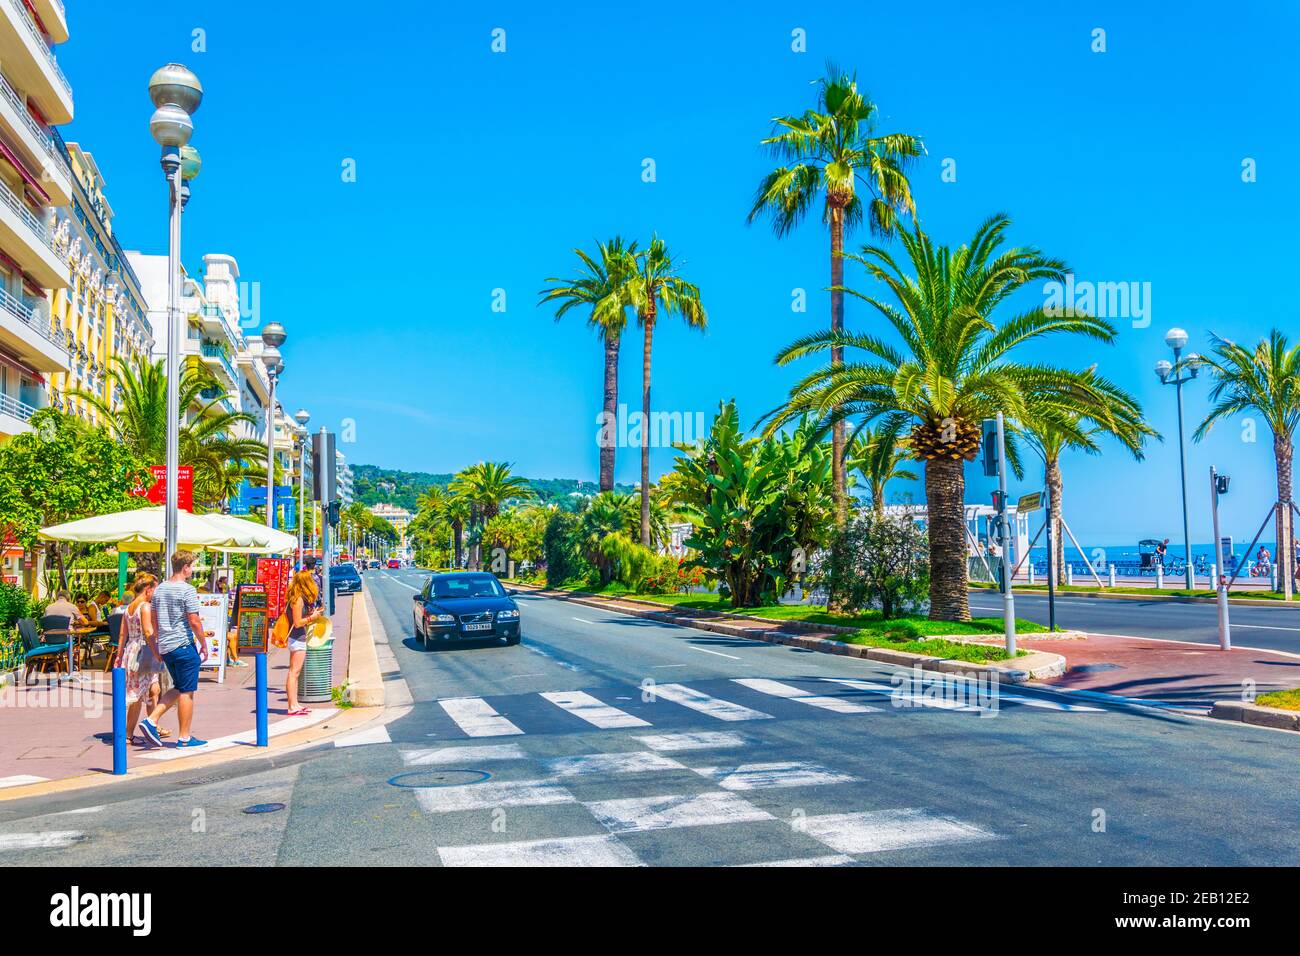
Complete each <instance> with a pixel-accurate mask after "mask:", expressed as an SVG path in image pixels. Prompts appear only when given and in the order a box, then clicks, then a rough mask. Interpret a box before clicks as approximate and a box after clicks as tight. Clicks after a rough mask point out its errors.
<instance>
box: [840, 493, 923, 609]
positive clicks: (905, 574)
mask: <svg viewBox="0 0 1300 956" xmlns="http://www.w3.org/2000/svg"><path fill="white" fill-rule="evenodd" d="M929 561H930V549H929V543H928V541H927V539H926V535H925V532H924V531H922V530H921V529H920V528H919V527H918V526H917V525H916V523H915V522H914V521H912V520H911V519H910V518H906V517H901V516H894V515H887V514H882V513H880V512H878V511H874V510H872V509H870V508H866V509H861V510H859V511H858V512H857V513H855V514H854V515H852V517H851V518H850V519H849V521H848V523H847V524H846V525H845V527H844V529H843V530H842V531H837V532H836V533H835V535H834V537H833V538H832V539H831V545H830V547H829V548H828V549H827V550H826V552H825V553H824V554H822V555H820V556H819V558H818V560H817V562H816V567H815V568H814V574H815V577H816V578H817V580H818V581H819V582H820V583H821V584H822V586H823V587H825V589H826V594H827V603H828V605H829V606H830V607H834V608H842V609H845V610H854V611H857V610H862V609H864V608H874V607H879V608H880V613H881V615H882V616H883V617H885V618H886V619H888V618H891V617H894V616H895V615H897V614H901V613H905V612H908V611H913V610H916V609H917V608H918V607H919V606H920V605H921V603H922V601H924V600H925V597H926V594H927V592H928V591H929V587H930V565H929Z"/></svg>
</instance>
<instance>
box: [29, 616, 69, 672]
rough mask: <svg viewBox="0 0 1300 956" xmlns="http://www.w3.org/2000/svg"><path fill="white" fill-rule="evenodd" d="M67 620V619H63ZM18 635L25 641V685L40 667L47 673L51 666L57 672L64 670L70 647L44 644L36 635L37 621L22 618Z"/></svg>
mask: <svg viewBox="0 0 1300 956" xmlns="http://www.w3.org/2000/svg"><path fill="white" fill-rule="evenodd" d="M63 620H65V621H66V620H67V618H63ZM18 633H19V634H20V635H21V636H22V639H23V683H24V684H30V683H32V681H31V680H29V679H28V678H29V677H30V675H31V674H32V672H33V671H35V670H36V669H37V668H38V667H39V668H40V669H41V670H44V671H45V672H47V673H48V672H49V668H50V664H53V665H54V669H55V671H56V672H57V671H61V670H63V666H64V662H65V660H66V656H65V655H66V654H67V653H68V645H67V644H66V643H65V644H42V643H41V639H40V637H39V636H38V635H37V633H36V621H35V620H34V619H33V618H30V617H24V618H21V619H20V620H19V621H18Z"/></svg>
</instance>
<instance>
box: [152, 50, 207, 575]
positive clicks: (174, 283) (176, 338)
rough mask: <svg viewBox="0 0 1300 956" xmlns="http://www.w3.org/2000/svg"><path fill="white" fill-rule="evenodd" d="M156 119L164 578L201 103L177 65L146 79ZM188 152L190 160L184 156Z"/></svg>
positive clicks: (172, 517) (173, 498)
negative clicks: (162, 247) (185, 255)
mask: <svg viewBox="0 0 1300 956" xmlns="http://www.w3.org/2000/svg"><path fill="white" fill-rule="evenodd" d="M149 98H150V100H152V101H153V105H154V113H153V116H152V117H150V119H149V132H150V133H151V134H152V135H153V138H154V140H156V141H157V143H158V145H159V146H161V147H162V169H163V174H164V175H165V176H166V177H167V185H168V192H169V196H170V203H169V218H168V241H167V363H166V372H167V477H166V486H167V507H166V532H165V537H166V541H165V545H164V551H163V573H164V574H170V573H171V560H172V555H173V554H174V553H175V552H176V544H177V541H176V512H177V509H178V507H179V493H178V478H179V475H180V414H181V411H180V387H179V386H180V333H181V329H180V314H181V302H180V298H181V278H180V271H181V210H182V209H183V208H184V206H185V202H186V200H187V199H188V198H189V187H188V186H187V185H186V183H187V182H189V181H190V180H192V179H194V177H195V176H197V175H198V173H199V168H200V165H201V162H200V160H199V154H198V150H196V149H193V148H192V147H190V145H189V142H190V138H191V137H192V136H193V135H194V120H193V119H192V118H191V117H192V115H193V114H194V113H195V112H196V111H197V110H198V108H199V105H200V104H201V103H202V102H203V86H202V84H200V83H199V78H198V77H197V76H195V75H194V74H193V73H191V72H190V71H189V70H188V69H186V68H185V67H184V66H182V65H181V64H179V63H168V64H167V65H166V66H164V67H162V68H161V69H159V70H157V71H155V72H154V75H153V76H152V77H150V78H149ZM187 150H188V154H187V152H186V151H187Z"/></svg>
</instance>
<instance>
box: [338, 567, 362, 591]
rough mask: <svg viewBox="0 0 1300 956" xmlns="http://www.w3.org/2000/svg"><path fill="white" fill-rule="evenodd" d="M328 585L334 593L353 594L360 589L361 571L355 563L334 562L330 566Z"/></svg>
mask: <svg viewBox="0 0 1300 956" xmlns="http://www.w3.org/2000/svg"><path fill="white" fill-rule="evenodd" d="M330 587H331V588H333V589H334V593H335V594H354V593H356V592H357V591H360V590H361V572H359V571H358V570H357V566H356V565H355V564H350V563H349V564H336V565H334V566H333V567H332V568H330Z"/></svg>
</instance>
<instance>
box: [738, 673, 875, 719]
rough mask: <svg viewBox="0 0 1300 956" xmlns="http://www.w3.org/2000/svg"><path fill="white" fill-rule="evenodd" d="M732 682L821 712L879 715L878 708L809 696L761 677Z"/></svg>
mask: <svg viewBox="0 0 1300 956" xmlns="http://www.w3.org/2000/svg"><path fill="white" fill-rule="evenodd" d="M733 681H734V683H737V684H740V685H741V686H742V687H748V688H749V689H750V690H756V691H758V692H759V693H760V694H769V695H771V696H772V697H782V698H785V699H786V700H796V701H798V702H799V703H801V704H808V705H810V706H812V707H820V708H822V709H823V710H833V711H834V712H835V713H837V714H871V713H880V708H879V707H869V706H867V705H866V704H859V703H856V702H855V701H851V700H845V699H844V698H842V697H823V696H819V695H817V694H810V693H808V691H806V690H803V689H802V688H799V687H795V686H793V685H791V684H783V683H781V682H780V681H776V680H766V679H764V678H761V677H737V678H733Z"/></svg>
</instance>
